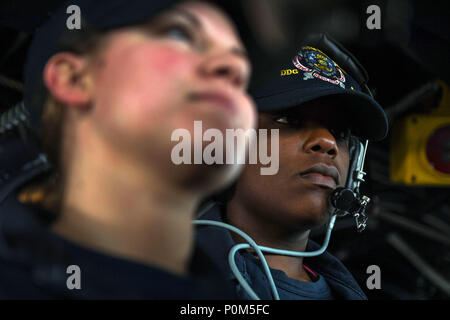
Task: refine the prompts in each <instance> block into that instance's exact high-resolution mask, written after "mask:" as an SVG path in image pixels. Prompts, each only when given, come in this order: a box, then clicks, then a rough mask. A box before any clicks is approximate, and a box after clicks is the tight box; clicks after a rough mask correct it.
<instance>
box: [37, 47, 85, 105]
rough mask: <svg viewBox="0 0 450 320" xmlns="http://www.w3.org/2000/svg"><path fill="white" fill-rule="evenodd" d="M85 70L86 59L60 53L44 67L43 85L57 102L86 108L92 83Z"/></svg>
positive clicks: (68, 53)
mask: <svg viewBox="0 0 450 320" xmlns="http://www.w3.org/2000/svg"><path fill="white" fill-rule="evenodd" d="M87 69H88V68H87V59H86V58H84V57H80V56H78V55H76V54H73V53H70V52H60V53H57V54H55V55H54V56H53V57H51V58H50V60H49V61H48V62H47V64H46V65H45V68H44V73H43V79H44V83H45V85H46V87H47V89H48V91H49V92H50V93H51V94H52V95H53V96H54V97H55V98H56V99H57V100H58V101H60V102H62V103H64V104H66V105H71V106H75V107H86V106H88V105H89V103H90V102H91V99H92V96H91V93H92V81H91V79H90V76H91V75H90V74H89V73H88V72H87Z"/></svg>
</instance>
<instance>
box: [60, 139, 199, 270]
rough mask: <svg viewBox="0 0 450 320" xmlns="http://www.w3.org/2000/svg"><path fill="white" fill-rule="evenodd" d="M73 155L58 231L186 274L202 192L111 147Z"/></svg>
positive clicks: (91, 245) (97, 247) (88, 244)
mask: <svg viewBox="0 0 450 320" xmlns="http://www.w3.org/2000/svg"><path fill="white" fill-rule="evenodd" d="M71 154H72V155H73V156H74V157H73V159H71V160H70V162H69V163H68V165H67V166H66V167H65V172H66V174H65V176H64V191H63V195H62V201H61V217H60V219H59V220H58V221H57V222H56V223H55V224H54V226H53V230H54V231H55V232H57V233H59V234H61V235H62V236H64V237H66V238H69V239H70V240H72V241H74V242H76V243H79V244H81V245H83V246H86V247H89V248H92V249H95V250H99V251H101V252H105V253H108V254H111V255H115V256H118V257H121V258H125V259H130V260H133V261H135V262H139V263H144V264H148V265H154V266H159V267H162V268H164V269H166V270H169V271H171V272H173V273H176V274H186V273H187V272H188V263H189V258H190V255H191V251H192V247H193V234H192V233H193V228H192V225H191V219H192V218H193V215H194V212H195V208H196V205H197V202H198V200H199V198H200V195H198V197H197V195H195V194H193V193H190V192H188V191H186V190H185V189H181V188H176V187H174V186H173V185H171V184H170V183H169V182H167V180H168V179H164V177H161V176H160V173H159V172H158V170H154V171H156V172H153V171H152V169H151V168H149V166H148V165H146V166H145V165H142V164H140V163H138V162H133V161H131V160H130V159H129V158H125V157H126V156H124V155H123V154H121V153H120V152H115V151H114V150H111V149H107V148H97V149H95V152H80V150H77V152H72V153H71Z"/></svg>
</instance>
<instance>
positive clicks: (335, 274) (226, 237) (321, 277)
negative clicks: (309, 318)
mask: <svg viewBox="0 0 450 320" xmlns="http://www.w3.org/2000/svg"><path fill="white" fill-rule="evenodd" d="M223 211H224V208H221V207H219V206H218V205H215V206H213V207H212V208H211V209H209V210H208V211H207V212H206V213H204V214H203V215H202V216H201V217H200V218H199V219H201V220H214V221H220V222H223V220H224V219H223V216H222V215H223V214H224V212H223ZM196 242H197V246H199V247H200V248H202V249H203V250H204V251H205V252H207V253H208V254H209V255H210V256H211V257H212V258H213V259H214V260H215V261H216V262H217V264H218V265H220V267H221V268H222V270H223V273H226V274H228V276H227V278H228V280H229V281H230V282H231V283H232V284H233V287H234V288H235V290H236V293H237V295H238V296H239V298H240V299H250V296H249V295H248V294H247V293H246V292H245V291H244V289H243V288H242V286H241V285H240V284H239V282H238V281H237V279H236V277H235V276H234V275H233V273H232V272H231V269H230V267H229V264H228V252H229V251H230V249H231V248H232V247H233V246H234V245H235V244H236V242H235V241H234V240H233V238H232V237H231V234H230V232H229V231H228V230H226V229H223V228H219V227H215V226H206V225H205V226H203V225H200V226H198V227H197V230H196ZM319 248H320V246H319V245H318V244H317V243H315V242H313V241H311V240H309V241H308V245H307V248H306V251H314V250H318V249H319ZM235 260H236V265H237V267H238V269H239V270H240V271H241V273H242V275H243V277H244V279H245V280H246V281H247V282H248V284H249V285H250V286H251V287H252V288H253V290H254V291H255V292H256V294H257V295H258V296H259V297H260V298H261V299H264V300H268V299H273V296H272V292H271V290H270V286H269V282H268V280H267V277H266V275H265V273H264V271H263V268H262V266H261V263H260V261H259V260H258V259H257V258H256V257H254V256H253V255H252V254H251V253H249V252H247V251H245V250H240V251H239V252H237V253H236V255H235ZM303 262H304V265H305V266H307V267H308V268H309V269H311V270H312V272H313V273H314V274H315V275H314V274H311V276H312V278H313V280H314V281H313V282H304V281H299V280H296V279H291V278H289V277H288V276H287V275H286V273H284V272H283V271H281V270H276V269H272V268H271V272H272V275H273V279H274V282H275V285H276V287H277V289H278V293H279V295H280V299H282V300H302V299H305V300H330V299H348V300H365V299H367V297H366V295H365V294H364V292H363V291H362V290H361V288H360V287H359V286H358V284H357V283H356V281H355V279H354V278H353V276H352V275H351V274H350V272H349V271H348V270H347V268H345V266H344V265H343V264H342V263H341V262H340V261H339V260H338V259H337V258H335V257H334V256H332V255H331V254H330V253H328V252H324V253H323V254H322V255H320V256H317V257H311V258H304V259H303Z"/></svg>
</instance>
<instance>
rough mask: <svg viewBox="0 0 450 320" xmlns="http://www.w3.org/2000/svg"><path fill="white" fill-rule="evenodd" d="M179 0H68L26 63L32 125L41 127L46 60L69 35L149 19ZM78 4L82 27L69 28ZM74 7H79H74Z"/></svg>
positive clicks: (36, 37) (47, 24) (43, 30)
mask: <svg viewBox="0 0 450 320" xmlns="http://www.w3.org/2000/svg"><path fill="white" fill-rule="evenodd" d="M178 2H180V1H177V0H68V1H64V3H63V4H62V5H61V6H60V7H59V8H58V9H57V10H56V11H55V12H54V13H53V14H52V15H51V17H50V18H49V19H48V20H47V21H46V22H45V23H44V24H43V25H42V26H41V27H40V28H39V29H38V30H37V31H36V33H35V35H34V38H33V40H32V42H31V45H30V48H29V50H28V55H27V61H26V64H25V92H24V99H25V106H26V108H27V110H28V112H29V115H30V125H31V128H33V129H34V130H37V129H38V128H39V127H40V122H41V115H42V108H43V103H44V99H45V93H46V90H45V87H44V83H43V80H42V73H43V70H44V67H45V65H46V63H47V61H48V60H49V59H50V58H51V57H52V56H53V55H54V54H56V53H57V52H60V51H64V50H65V42H67V39H68V38H72V39H73V38H75V37H77V36H82V35H83V34H85V33H86V32H87V30H90V31H93V30H97V31H101V30H108V29H113V28H119V27H123V26H127V25H133V24H139V23H143V22H145V21H148V20H149V19H151V18H152V17H154V16H155V15H156V14H158V13H160V12H162V11H163V10H165V9H168V8H170V7H172V6H173V5H174V4H176V3H178ZM74 6H77V7H78V8H79V12H80V16H81V28H80V29H69V27H68V26H67V21H68V19H69V17H70V16H71V15H72V14H73V13H75V12H76V11H74V8H75V7H74ZM75 10H78V9H77V8H75Z"/></svg>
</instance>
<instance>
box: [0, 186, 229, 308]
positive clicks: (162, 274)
mask: <svg viewBox="0 0 450 320" xmlns="http://www.w3.org/2000/svg"><path fill="white" fill-rule="evenodd" d="M48 216H49V213H48V212H46V211H44V210H41V209H38V208H35V207H30V206H28V205H24V204H22V203H20V202H19V201H18V200H17V193H16V192H13V193H11V194H10V195H9V196H8V197H7V198H6V199H5V200H4V201H2V202H0V299H168V300H172V299H176V300H185V299H233V298H236V297H235V295H234V294H233V291H232V289H231V287H230V288H229V290H227V283H225V280H224V279H225V278H224V277H220V274H219V269H218V268H216V267H214V263H213V261H211V259H209V258H208V257H207V256H206V255H205V253H204V252H202V250H201V249H198V248H197V249H196V250H195V253H194V255H193V258H192V261H191V268H190V275H189V276H188V277H182V276H178V275H174V274H172V273H170V272H167V271H165V270H162V269H160V268H157V267H152V266H148V265H145V264H140V263H135V262H132V261H129V260H126V259H122V258H118V257H113V256H110V255H107V254H103V253H101V252H98V251H95V250H91V249H88V248H85V247H81V246H79V245H77V244H75V243H73V242H71V241H69V240H66V239H64V238H62V237H61V236H58V235H57V234H55V233H54V232H52V231H50V229H49V226H50V221H51V220H50V219H46V218H45V217H48ZM71 265H76V266H78V267H79V268H80V271H81V272H80V275H81V277H80V284H81V289H72V290H70V289H69V288H68V286H67V280H68V278H69V277H70V276H71V275H72V274H73V271H71V272H69V273H67V268H68V267H69V266H71ZM69 282H71V281H69Z"/></svg>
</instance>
